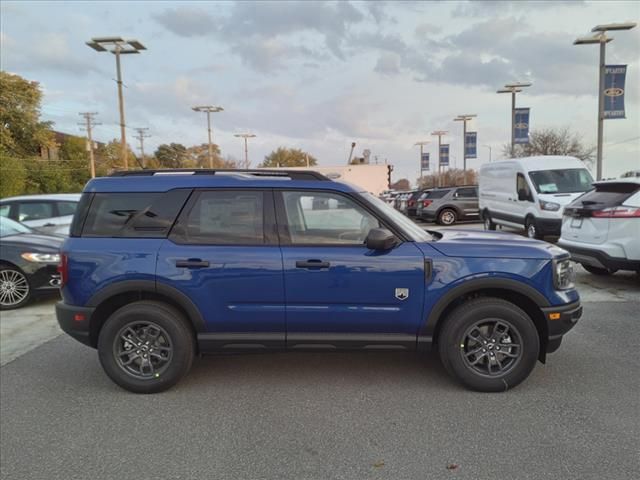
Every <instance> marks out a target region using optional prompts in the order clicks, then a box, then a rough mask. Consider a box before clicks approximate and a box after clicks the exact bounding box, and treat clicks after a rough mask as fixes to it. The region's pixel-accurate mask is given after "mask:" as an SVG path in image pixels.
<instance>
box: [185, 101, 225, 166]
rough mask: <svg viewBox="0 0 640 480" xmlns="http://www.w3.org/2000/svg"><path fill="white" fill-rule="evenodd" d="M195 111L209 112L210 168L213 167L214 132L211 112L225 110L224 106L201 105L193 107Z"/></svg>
mask: <svg viewBox="0 0 640 480" xmlns="http://www.w3.org/2000/svg"><path fill="white" fill-rule="evenodd" d="M191 109H192V110H193V111H194V112H204V113H206V114H207V132H208V134H209V168H213V143H212V142H213V133H212V131H211V114H212V113H218V112H222V111H224V108H222V107H218V106H215V105H200V106H198V107H191Z"/></svg>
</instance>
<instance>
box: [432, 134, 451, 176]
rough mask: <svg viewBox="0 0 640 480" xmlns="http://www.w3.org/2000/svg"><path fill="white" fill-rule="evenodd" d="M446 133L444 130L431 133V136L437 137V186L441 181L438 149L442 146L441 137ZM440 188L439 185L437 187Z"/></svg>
mask: <svg viewBox="0 0 640 480" xmlns="http://www.w3.org/2000/svg"><path fill="white" fill-rule="evenodd" d="M447 133H449V132H447V131H446V130H436V131H435V132H431V135H434V136H437V137H438V184H440V183H442V182H441V181H440V180H441V172H442V165H441V164H440V147H441V146H442V137H443V136H444V135H446V134H447ZM438 186H440V185H438Z"/></svg>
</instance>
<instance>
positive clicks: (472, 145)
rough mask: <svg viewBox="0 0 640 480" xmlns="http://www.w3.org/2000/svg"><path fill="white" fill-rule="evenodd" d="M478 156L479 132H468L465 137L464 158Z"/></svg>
mask: <svg viewBox="0 0 640 480" xmlns="http://www.w3.org/2000/svg"><path fill="white" fill-rule="evenodd" d="M477 156H478V132H467V136H466V138H465V139H464V158H477Z"/></svg>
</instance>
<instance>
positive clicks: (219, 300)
mask: <svg viewBox="0 0 640 480" xmlns="http://www.w3.org/2000/svg"><path fill="white" fill-rule="evenodd" d="M157 278H158V282H163V283H166V284H168V285H169V286H170V287H174V288H177V289H178V290H180V291H181V292H183V293H184V294H185V295H186V296H187V297H188V298H189V299H191V300H192V301H193V302H194V303H195V305H196V307H197V308H198V309H199V310H200V312H201V314H202V316H203V317H204V321H205V330H206V331H205V332H201V333H199V335H198V339H199V341H200V342H201V343H203V342H204V343H206V346H207V348H231V347H243V348H244V347H246V348H256V347H260V346H262V347H284V338H285V309H284V282H283V275H282V256H281V254H280V248H279V247H278V244H277V235H276V231H275V217H274V210H273V197H272V193H271V191H270V190H266V191H260V190H221V189H216V190H204V191H195V192H194V193H193V195H192V196H191V199H190V200H189V202H188V203H187V205H186V206H185V208H184V209H183V211H182V213H181V215H180V218H179V219H178V222H177V223H176V225H175V226H174V228H173V230H172V232H171V235H170V236H169V238H168V239H167V240H166V241H165V242H164V244H163V246H162V248H161V249H160V251H159V253H158V264H157Z"/></svg>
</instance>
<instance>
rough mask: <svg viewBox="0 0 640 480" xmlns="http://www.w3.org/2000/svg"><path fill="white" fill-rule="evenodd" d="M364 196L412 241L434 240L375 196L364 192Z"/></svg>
mask: <svg viewBox="0 0 640 480" xmlns="http://www.w3.org/2000/svg"><path fill="white" fill-rule="evenodd" d="M362 196H363V197H364V198H365V199H366V200H367V201H368V202H369V203H370V204H372V205H373V206H374V207H376V208H377V209H378V210H380V211H382V212H383V213H384V214H385V215H386V216H387V217H390V218H391V220H392V221H393V223H395V224H396V225H398V226H399V227H400V228H402V230H403V231H404V232H405V233H407V234H408V235H409V236H410V237H411V239H412V240H415V241H416V242H426V241H431V240H433V238H432V237H431V235H430V234H429V233H427V232H426V231H424V230H423V229H421V228H420V227H419V226H417V225H416V224H415V223H413V222H412V221H411V220H409V219H408V218H407V217H405V216H404V215H403V214H401V213H400V212H398V211H397V210H396V209H395V208H393V207H391V206H389V205H388V204H387V203H385V202H383V201H382V200H380V199H379V198H378V197H376V196H375V195H373V194H371V193H368V192H364V193H362Z"/></svg>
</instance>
